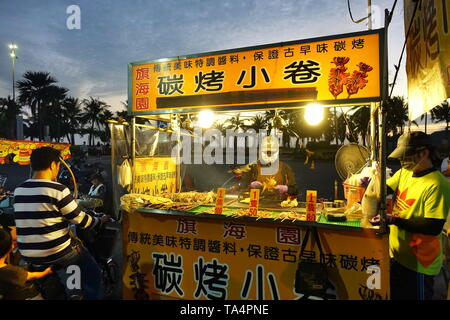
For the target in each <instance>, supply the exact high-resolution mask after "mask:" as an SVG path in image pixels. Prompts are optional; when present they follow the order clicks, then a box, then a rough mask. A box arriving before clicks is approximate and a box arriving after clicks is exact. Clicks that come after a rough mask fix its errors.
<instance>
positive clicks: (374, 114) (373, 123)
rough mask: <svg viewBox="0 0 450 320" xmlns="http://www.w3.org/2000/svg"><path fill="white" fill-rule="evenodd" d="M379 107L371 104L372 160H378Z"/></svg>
mask: <svg viewBox="0 0 450 320" xmlns="http://www.w3.org/2000/svg"><path fill="white" fill-rule="evenodd" d="M377 111H378V110H377V105H376V104H375V103H373V102H371V103H370V146H371V150H370V160H372V161H375V160H377V152H376V150H377V145H376V144H377V142H376V141H377V135H376V120H377Z"/></svg>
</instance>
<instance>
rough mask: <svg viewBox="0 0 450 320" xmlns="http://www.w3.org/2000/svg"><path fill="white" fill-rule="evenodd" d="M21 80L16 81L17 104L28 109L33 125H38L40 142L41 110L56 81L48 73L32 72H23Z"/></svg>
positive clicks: (41, 137)
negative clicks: (17, 91)
mask: <svg viewBox="0 0 450 320" xmlns="http://www.w3.org/2000/svg"><path fill="white" fill-rule="evenodd" d="M23 78H24V80H19V81H17V88H18V89H19V102H20V103H21V104H23V105H27V106H29V107H30V109H31V115H32V118H33V123H36V122H37V123H38V132H39V135H38V137H39V139H40V140H42V139H43V138H44V134H43V119H42V116H41V115H42V109H43V107H44V104H45V99H46V98H47V97H48V94H49V92H48V91H49V88H50V87H52V86H53V84H54V83H56V82H57V80H56V79H55V78H53V77H51V76H50V74H49V73H48V72H33V71H27V72H25V73H24V75H23ZM50 90H51V89H50Z"/></svg>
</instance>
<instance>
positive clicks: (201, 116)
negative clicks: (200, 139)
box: [198, 110, 214, 129]
mask: <svg viewBox="0 0 450 320" xmlns="http://www.w3.org/2000/svg"><path fill="white" fill-rule="evenodd" d="M213 123H214V112H212V111H211V110H203V111H200V112H199V113H198V125H199V126H200V127H201V128H205V129H206V128H209V127H211V126H212V124H213Z"/></svg>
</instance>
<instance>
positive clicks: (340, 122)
mask: <svg viewBox="0 0 450 320" xmlns="http://www.w3.org/2000/svg"><path fill="white" fill-rule="evenodd" d="M346 132H347V123H346V121H345V114H344V113H341V115H340V116H339V117H338V118H337V133H336V135H337V139H338V140H339V142H340V144H341V145H342V144H344V142H345V138H346Z"/></svg>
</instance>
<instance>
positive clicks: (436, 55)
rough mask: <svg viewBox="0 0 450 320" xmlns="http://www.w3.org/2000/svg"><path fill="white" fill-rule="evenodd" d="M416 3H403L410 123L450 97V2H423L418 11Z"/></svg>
mask: <svg viewBox="0 0 450 320" xmlns="http://www.w3.org/2000/svg"><path fill="white" fill-rule="evenodd" d="M416 3H418V2H417V1H413V0H404V7H405V10H404V12H405V13H404V19H405V30H408V29H409V27H410V24H411V23H412V24H411V31H410V34H409V37H408V39H407V43H406V53H407V60H406V73H407V75H408V106H409V119H410V120H414V119H417V118H418V117H419V116H421V115H422V114H424V113H426V112H428V111H429V110H431V109H433V108H434V107H436V106H437V105H439V104H441V103H442V102H443V101H444V100H446V99H448V98H449V97H450V34H449V29H450V21H449V18H450V3H449V2H448V1H446V0H422V1H419V3H420V4H419V5H418V6H417V9H416V10H415V7H416ZM414 11H415V14H414ZM413 16H414V19H413V20H411V19H412V17H413Z"/></svg>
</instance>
